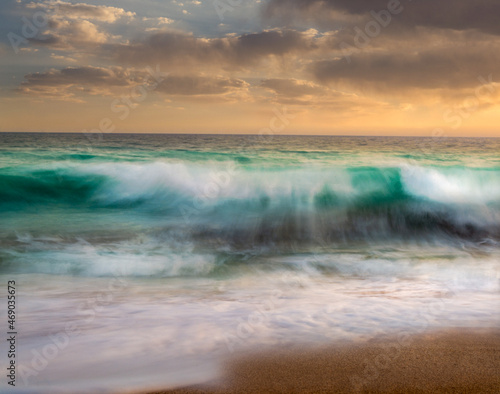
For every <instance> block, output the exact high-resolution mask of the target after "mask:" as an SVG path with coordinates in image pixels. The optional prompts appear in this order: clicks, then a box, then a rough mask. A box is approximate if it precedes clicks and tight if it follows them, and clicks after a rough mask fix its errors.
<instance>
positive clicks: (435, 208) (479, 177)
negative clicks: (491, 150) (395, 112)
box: [0, 161, 500, 247]
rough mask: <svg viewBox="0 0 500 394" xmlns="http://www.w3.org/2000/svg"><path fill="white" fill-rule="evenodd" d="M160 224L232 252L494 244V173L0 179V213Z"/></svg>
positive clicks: (148, 171)
mask: <svg viewBox="0 0 500 394" xmlns="http://www.w3.org/2000/svg"><path fill="white" fill-rule="evenodd" d="M34 207H38V208H37V209H39V210H42V211H43V210H51V209H55V208H57V209H58V210H64V209H69V210H71V211H72V212H74V211H75V210H78V209H80V210H82V211H84V210H92V209H100V210H105V211H106V212H108V213H111V214H113V212H114V214H125V215H136V216H145V217H149V218H150V217H155V216H158V217H161V219H162V220H164V221H165V222H166V224H165V226H167V227H168V226H173V225H175V226H177V228H178V229H179V230H182V231H184V232H186V233H189V236H190V237H192V238H195V239H196V240H198V241H207V242H209V241H210V242H211V241H212V240H213V239H222V240H224V242H227V243H228V244H231V245H233V246H237V247H243V246H244V245H259V244H263V243H267V244H272V243H283V242H318V241H319V242H332V241H338V240H349V241H353V240H374V239H375V240H376V239H378V238H384V239H387V238H390V237H406V238H421V237H422V236H429V235H432V236H434V235H436V234H437V235H440V236H446V237H453V238H460V239H469V240H473V241H477V242H480V241H484V240H499V239H500V226H499V224H498V223H499V218H500V169H494V168H474V169H470V168H459V167H446V168H445V167H436V166H433V167H422V166H409V165H402V166H400V167H375V166H360V167H325V166H316V167H314V166H308V167H296V168H285V167H268V168H265V167H257V168H251V167H238V163H236V162H218V163H216V164H215V165H212V166H202V165H197V164H193V163H185V162H169V161H153V162H142V163H127V162H119V163H117V162H101V163H96V164H81V163H80V164H79V165H71V166H68V165H64V166H52V168H30V167H23V168H8V169H3V170H2V171H0V211H2V212H4V213H8V212H13V211H16V212H22V210H23V209H30V210H32V209H34Z"/></svg>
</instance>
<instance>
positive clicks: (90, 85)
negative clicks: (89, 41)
mask: <svg viewBox="0 0 500 394" xmlns="http://www.w3.org/2000/svg"><path fill="white" fill-rule="evenodd" d="M24 79H25V81H23V82H22V83H21V85H20V86H19V88H18V89H17V91H18V92H19V93H22V94H26V95H31V96H36V97H44V98H49V99H57V100H67V101H81V100H79V99H77V98H76V97H77V96H81V95H88V94H94V95H95V94H100V95H110V94H112V93H113V91H115V92H116V89H117V88H119V89H120V90H122V91H123V89H124V88H129V89H130V88H131V87H133V86H135V85H137V84H138V82H137V76H136V75H135V73H134V72H131V71H129V70H126V69H124V68H121V67H111V68H103V67H92V66H82V67H66V68H64V69H61V70H57V69H50V70H48V71H45V72H37V73H30V74H27V75H25V76H24Z"/></svg>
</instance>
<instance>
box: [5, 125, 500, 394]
mask: <svg viewBox="0 0 500 394" xmlns="http://www.w3.org/2000/svg"><path fill="white" fill-rule="evenodd" d="M0 269H1V271H0V272H1V277H2V278H1V279H2V283H4V284H5V283H7V281H8V280H15V281H16V284H17V292H18V301H17V309H18V317H17V319H18V326H19V327H18V332H19V341H18V348H17V349H18V358H17V363H18V377H17V379H18V382H19V385H18V386H19V392H24V391H23V390H25V392H44V393H45V392H51V393H55V392H59V391H60V392H88V391H89V390H90V391H92V390H105V389H106V390H124V389H141V390H144V389H145V388H162V387H163V388H165V387H169V386H171V385H176V384H190V383H196V382H198V381H202V380H203V379H206V378H207V377H210V376H213V374H215V373H217V368H218V366H219V362H220V360H223V359H224V358H225V357H227V356H229V355H231V354H235V353H238V352H242V351H244V350H248V349H255V348H258V347H261V346H270V345H277V344H280V345H286V344H294V343H302V342H304V343H309V342H310V343H315V344H317V343H322V342H332V341H341V342H344V341H354V340H363V339H368V338H371V337H373V336H375V335H379V334H384V333H391V332H400V331H406V332H409V333H414V332H415V333H417V332H422V331H423V330H427V329H431V328H437V327H468V326H472V327H477V326H481V327H484V326H496V327H498V326H499V325H500V139H480V138H477V139H475V138H464V139H458V138H444V137H443V138H402V137H393V138H392V137H313V136H300V137H295V136H227V135H218V136H214V135H118V134H106V135H104V136H101V137H99V136H90V138H87V137H86V136H84V135H83V134H41V133H38V134H27V133H18V134H16V133H0ZM4 293H5V292H4ZM5 296H6V294H2V297H5ZM4 305H6V303H5V304H4ZM1 309H2V312H1V318H2V321H6V320H7V313H6V308H1ZM69 325H72V329H68V326H69ZM49 348H50V351H52V353H50V351H49V350H47V349H49ZM54 349H55V350H54ZM37 354H38V355H39V357H38V356H37ZM6 360H7V359H6V358H5V357H2V358H1V364H0V366H1V368H2V370H4V371H5V369H3V368H6V367H7V364H6V362H7V361H6ZM20 365H22V366H23V367H24V369H22V370H21V371H19V366H20ZM37 367H38V369H37ZM30 371H31V372H30Z"/></svg>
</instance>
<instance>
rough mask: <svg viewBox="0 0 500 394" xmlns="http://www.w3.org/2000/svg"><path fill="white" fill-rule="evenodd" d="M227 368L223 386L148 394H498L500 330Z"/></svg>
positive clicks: (300, 351)
mask: <svg viewBox="0 0 500 394" xmlns="http://www.w3.org/2000/svg"><path fill="white" fill-rule="evenodd" d="M222 369H223V370H224V371H225V372H224V376H221V378H220V379H218V380H217V381H212V382H207V383H206V384H203V385H194V386H188V387H179V388H173V389H168V390H163V391H155V392H149V393H150V394H167V393H168V394H174V393H178V394H190V393H218V394H222V393H235V392H245V393H263V392H266V393H285V392H296V393H299V392H331V393H352V392H370V393H371V392H373V393H374V392H378V393H479V392H480V393H498V392H500V328H473V329H471V328H449V329H440V330H437V331H430V332H425V333H419V334H414V335H411V334H408V333H404V332H402V333H400V334H394V335H387V336H383V337H377V338H373V339H370V340H368V341H366V342H362V343H353V344H344V345H340V344H336V345H335V344H333V345H326V346H305V345H296V346H293V347H292V348H287V349H284V348H272V349H268V350H264V351H258V352H254V353H247V354H245V355H241V356H235V357H232V358H230V359H229V360H227V361H226V362H225V363H224V364H223V368H222Z"/></svg>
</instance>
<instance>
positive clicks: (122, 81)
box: [0, 0, 500, 137]
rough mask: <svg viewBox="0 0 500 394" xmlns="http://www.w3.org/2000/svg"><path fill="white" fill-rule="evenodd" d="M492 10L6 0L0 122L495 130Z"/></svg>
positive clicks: (425, 132)
mask: <svg viewBox="0 0 500 394" xmlns="http://www.w3.org/2000/svg"><path fill="white" fill-rule="evenodd" d="M498 15H500V2H498V0H441V1H435V0H413V1H412V0H401V1H398V0H208V1H203V0H162V1H160V0H141V1H139V0H136V1H132V0H115V1H111V0H109V1H106V2H104V1H85V2H79V1H54V0H50V1H49V0H47V1H46V0H42V1H24V0H2V1H1V3H0V121H1V122H0V131H46V132H103V133H108V132H109V133H112V132H114V133H118V132H138V133H230V134H239V133H244V134H259V133H261V134H262V133H270V132H272V133H274V134H278V133H281V134H310V135H318V134H332V135H418V136H478V137H479V136H484V137H500V129H499V128H498V127H497V126H498V125H499V124H500V23H498ZM497 81H498V82H497Z"/></svg>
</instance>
